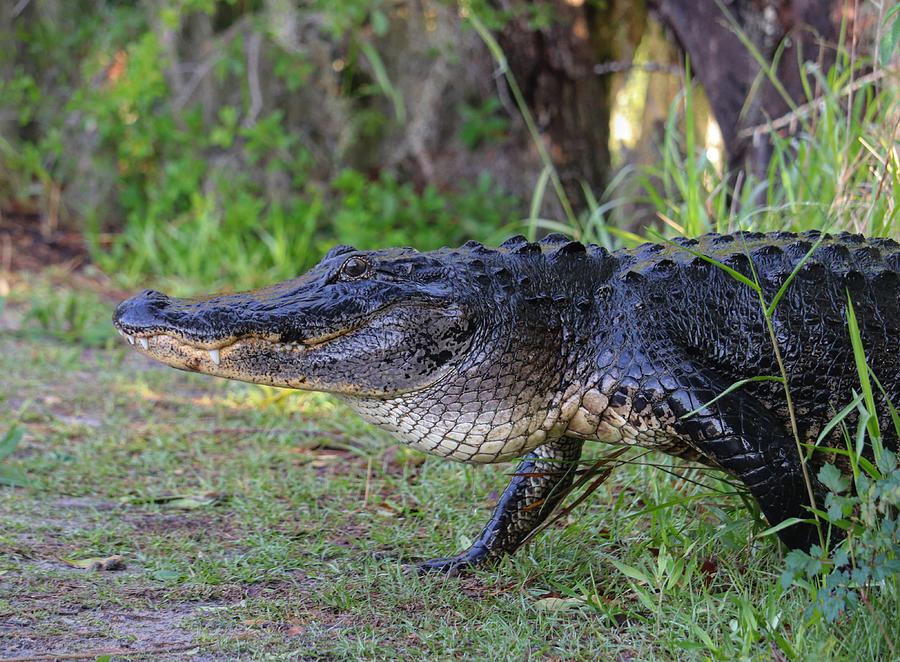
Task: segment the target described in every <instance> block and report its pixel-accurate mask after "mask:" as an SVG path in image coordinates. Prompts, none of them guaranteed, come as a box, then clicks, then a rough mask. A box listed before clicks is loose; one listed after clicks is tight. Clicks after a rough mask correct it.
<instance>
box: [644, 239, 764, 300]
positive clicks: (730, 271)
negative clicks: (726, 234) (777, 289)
mask: <svg viewBox="0 0 900 662" xmlns="http://www.w3.org/2000/svg"><path fill="white" fill-rule="evenodd" d="M647 234H649V235H650V236H652V237H653V238H654V239H657V240H658V241H664V242H666V243H667V244H671V245H672V246H674V247H675V248H678V249H680V250H683V251H687V252H688V253H690V254H691V255H694V256H696V257H699V258H700V259H701V260H706V261H707V262H709V263H710V264H714V265H716V266H717V267H719V269H724V270H725V271H726V272H727V273H728V275H730V276H731V277H732V278H734V279H735V280H736V281H739V282H741V283H743V284H744V285H746V286H747V287H749V288H750V289H752V290H753V291H754V292H756V293H761V292H762V290H761V289H760V287H759V285H758V284H756V283H754V282H753V281H752V280H750V279H749V278H747V277H746V276H745V275H744V274H742V273H740V272H739V271H735V270H734V269H732V268H731V267H729V266H728V265H726V264H722V263H721V262H719V261H718V260H714V259H713V258H711V257H710V256H709V255H704V254H703V253H700V252H698V251H695V250H691V249H690V248H688V247H687V246H682V245H680V244H676V243H675V242H674V241H672V240H671V239H666V238H665V237H663V236H662V235H661V234H660V233H659V232H657V231H656V230H653V229H650V228H648V229H647Z"/></svg>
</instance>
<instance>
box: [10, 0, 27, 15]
mask: <svg viewBox="0 0 900 662" xmlns="http://www.w3.org/2000/svg"><path fill="white" fill-rule="evenodd" d="M30 4H31V0H19V2H18V3H16V6H15V7H13V10H12V17H13V18H19V14H21V13H22V12H23V11H25V8H26V7H27V6H28V5H30Z"/></svg>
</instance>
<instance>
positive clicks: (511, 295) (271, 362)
mask: <svg viewBox="0 0 900 662" xmlns="http://www.w3.org/2000/svg"><path fill="white" fill-rule="evenodd" d="M820 239H821V243H820V245H819V246H818V247H817V248H816V249H815V251H814V252H813V253H812V255H811V256H810V258H809V259H808V260H807V261H806V262H805V263H803V265H802V266H801V267H800V268H799V270H798V272H797V274H796V276H795V278H794V279H793V280H792V282H791V284H790V285H789V286H788V288H787V290H786V292H785V294H784V297H783V298H782V299H781V301H780V303H779V304H778V306H777V307H776V309H775V312H774V315H773V316H772V325H773V328H774V332H775V337H776V339H777V341H778V343H779V347H780V350H781V355H782V358H783V361H784V366H785V369H786V372H787V375H788V386H789V388H790V391H791V395H792V398H793V403H794V407H795V411H796V414H797V424H798V429H799V433H800V436H801V440H803V441H804V442H806V441H815V440H816V438H817V436H818V435H819V432H820V431H821V430H822V428H823V427H824V425H825V424H826V423H827V422H828V420H829V419H830V418H831V417H832V416H833V415H834V413H835V412H837V411H840V410H841V409H842V408H843V407H844V406H845V405H846V404H847V403H848V402H849V401H850V400H851V399H852V397H853V396H852V390H853V388H854V387H855V386H856V385H857V384H858V380H857V372H856V366H855V364H854V360H853V352H852V347H851V344H850V338H849V334H848V331H847V325H846V302H847V296H848V294H849V296H850V299H851V300H852V301H853V306H854V310H855V313H856V316H857V319H858V322H859V326H860V330H861V334H862V338H863V343H864V345H865V348H866V352H867V358H868V362H869V365H870V367H871V368H872V370H873V371H874V373H875V375H876V376H877V377H878V379H879V380H880V381H881V384H882V385H883V386H884V388H885V390H886V392H887V396H888V397H889V398H890V399H891V400H892V401H893V402H895V403H900V398H898V396H900V352H898V345H900V246H898V244H896V243H895V242H893V241H891V240H887V239H865V238H863V237H861V236H859V235H848V234H839V235H835V236H831V235H824V236H821V235H819V233H816V232H809V233H804V234H802V235H795V234H790V233H771V234H760V233H744V234H737V235H706V236H704V237H701V238H699V239H681V240H678V242H677V245H675V244H660V245H657V244H645V245H643V246H640V247H638V248H636V249H633V250H620V251H616V252H615V253H608V252H607V251H605V250H603V249H601V248H597V247H596V246H587V247H585V246H582V245H581V244H579V243H577V242H571V241H569V240H568V239H566V238H565V237H563V236H561V235H551V236H549V237H546V238H545V239H543V240H541V241H540V242H538V243H529V242H527V241H526V240H525V239H524V238H522V237H514V238H512V239H510V240H508V241H506V242H504V244H503V245H502V246H500V247H499V248H498V249H492V248H487V247H485V246H482V245H481V244H477V243H475V242H469V243H468V244H466V245H464V246H462V247H460V248H458V249H446V248H444V249H440V250H437V251H432V252H429V253H419V252H417V251H415V250H413V249H409V248H395V249H385V250H378V251H357V250H356V249H353V248H351V247H349V246H338V247H336V248H334V249H332V250H331V251H329V252H328V254H327V255H326V256H325V257H324V258H323V259H322V262H321V263H320V264H319V265H318V266H316V267H315V268H314V269H312V270H311V271H310V272H309V273H307V274H305V275H304V276H301V277H299V278H296V279H293V280H289V281H285V282H283V283H279V284H277V285H272V286H270V287H268V288H264V289H262V290H256V291H253V292H245V293H240V294H233V295H225V296H218V297H205V298H198V299H173V298H169V297H167V296H165V295H163V294H160V293H158V292H152V291H145V292H142V293H140V294H138V295H137V296H136V297H134V298H132V299H129V300H128V301H125V302H123V303H122V304H121V305H120V306H119V308H118V309H117V310H116V314H115V318H114V321H115V324H116V327H117V328H118V329H119V331H120V332H121V333H123V335H125V336H126V337H127V338H128V339H129V341H131V342H132V344H135V346H136V347H138V348H139V349H140V350H141V351H143V352H144V353H145V354H148V355H149V356H152V357H153V358H156V359H158V360H160V361H163V362H165V363H167V364H169V365H172V366H174V367H177V368H181V369H185V370H195V371H198V372H203V373H207V374H211V375H218V376H222V377H229V378H232V379H241V380H245V381H251V382H257V383H263V384H271V385H275V386H285V387H291V388H298V389H308V390H319V391H326V392H330V393H334V394H335V395H337V396H338V397H339V398H341V399H343V400H344V401H346V402H347V403H348V404H349V405H350V406H351V407H352V408H353V409H355V410H356V411H357V412H359V413H360V414H361V415H362V416H363V417H364V418H366V419H367V420H369V421H371V422H373V423H375V424H376V425H379V426H381V427H383V428H385V429H387V430H390V431H391V432H393V433H394V434H395V435H396V436H397V437H398V438H399V439H400V440H402V441H403V442H404V443H407V444H410V445H411V446H414V447H416V448H418V449H420V450H423V451H425V452H428V453H432V454H435V455H440V456H443V457H449V458H451V459H455V460H459V461H463V462H480V463H486V462H499V461H505V460H510V459H513V458H524V459H523V461H522V463H521V464H520V465H519V467H518V469H517V471H516V474H517V475H516V476H514V478H513V479H512V481H511V482H510V484H509V486H508V487H507V488H506V490H505V491H504V493H503V495H502V496H501V498H500V502H499V504H498V505H497V508H496V509H495V511H494V514H493V516H492V517H491V519H490V521H489V522H488V524H487V526H486V527H485V528H484V530H483V532H482V534H481V535H480V536H479V538H478V540H477V541H476V542H475V544H474V545H473V546H472V547H471V548H470V549H469V550H467V551H465V552H464V553H463V554H461V555H459V556H456V557H452V558H446V559H435V560H432V561H428V562H426V563H424V564H422V565H421V566H420V567H421V568H422V569H425V570H441V571H453V570H457V569H460V568H464V567H469V566H474V565H479V564H482V563H485V562H491V561H495V560H496V559H498V558H500V557H501V556H502V555H503V554H507V553H511V552H513V551H515V549H516V548H517V547H518V546H519V545H520V544H521V542H522V540H524V539H525V537H526V536H527V535H528V534H529V533H530V532H531V531H532V530H533V529H534V528H535V527H536V526H538V524H540V523H541V522H542V521H543V520H544V519H546V517H547V515H548V514H549V513H550V511H552V509H553V507H554V506H555V505H556V504H557V503H558V501H559V499H560V497H561V495H562V494H563V493H564V492H565V491H566V489H567V488H568V487H569V486H570V485H571V482H572V478H573V475H574V469H575V467H576V466H577V462H578V459H579V456H580V454H581V448H582V444H583V442H584V441H585V440H587V441H600V442H607V443H620V444H622V443H624V444H632V445H636V446H641V447H644V448H651V449H656V450H660V451H663V452H665V453H669V454H671V455H676V456H679V457H682V458H686V459H691V460H696V461H700V462H704V463H706V464H708V465H710V466H713V467H717V468H720V469H722V470H724V471H726V472H727V473H729V474H731V475H733V476H735V477H737V478H739V479H740V480H742V481H743V482H744V483H745V484H746V485H747V487H748V488H749V490H750V492H751V493H752V494H753V496H754V497H755V498H756V499H757V500H758V502H759V504H760V507H761V509H762V511H763V513H764V514H765V516H766V518H767V519H768V520H769V522H770V524H772V525H775V524H778V523H779V522H782V521H784V520H785V519H787V518H790V517H798V518H804V517H807V515H808V511H807V507H808V506H809V496H808V490H807V489H806V485H805V483H804V480H803V476H802V467H801V462H800V458H799V455H798V452H797V446H796V443H795V441H794V439H793V436H792V433H791V429H790V424H789V418H788V412H787V408H786V406H785V399H784V391H783V386H782V385H781V384H780V383H778V382H775V381H756V382H751V383H748V384H746V385H744V386H742V387H741V388H739V389H736V390H733V391H731V392H729V393H728V394H726V395H725V396H724V397H720V398H718V399H716V400H715V402H711V401H712V400H713V399H714V398H716V396H719V395H720V394H722V393H723V392H724V391H725V390H726V389H728V387H729V386H731V385H732V384H734V383H735V382H737V381H739V380H744V379H747V378H749V377H755V376H763V375H779V374H780V371H779V367H778V364H777V361H776V357H775V353H774V351H773V348H772V344H771V342H770V338H769V333H768V331H767V328H766V323H765V318H764V315H763V312H762V307H761V304H760V301H759V297H758V295H757V294H756V293H755V292H754V291H753V290H752V289H751V288H749V287H748V286H747V285H745V284H743V283H741V282H739V281H738V280H737V279H735V278H734V277H732V276H731V275H730V274H728V273H727V272H726V271H725V270H724V269H721V268H720V267H718V266H715V265H713V264H711V263H710V262H709V261H708V260H707V259H703V258H702V257H699V256H700V255H702V256H706V257H707V258H710V259H713V260H715V261H717V262H720V263H722V264H724V265H727V266H728V267H730V268H732V269H734V270H735V271H737V272H739V273H741V274H743V275H744V276H746V277H748V278H750V279H751V280H753V279H754V277H755V278H756V279H758V282H759V283H760V285H761V287H762V290H763V296H764V299H765V301H766V302H770V301H772V300H773V298H774V296H775V294H776V292H778V290H779V289H780V288H781V286H782V284H783V283H784V282H785V281H786V280H787V279H788V277H789V275H790V274H791V273H792V271H793V270H794V268H795V267H796V266H797V265H798V264H799V263H800V262H801V260H802V259H803V258H804V256H805V255H806V254H807V252H808V251H809V250H810V249H811V248H813V245H814V244H815V242H817V241H819V240H820ZM751 263H752V268H751ZM754 274H755V276H754ZM876 405H877V407H878V408H879V411H880V413H881V414H882V420H883V421H887V420H889V416H888V415H887V414H888V412H887V406H886V404H885V399H884V398H883V397H881V396H878V398H877V403H876ZM694 410H696V411H695V413H694V414H692V415H691V416H689V417H684V415H685V414H687V413H688V412H691V411H694ZM883 432H884V436H885V440H886V443H887V445H888V447H890V448H896V447H897V439H896V438H895V437H893V436H891V435H892V434H893V432H892V431H891V430H890V429H888V428H887V427H886V428H885V429H884V430H883ZM842 444H843V442H842V441H841V440H840V439H839V438H837V437H834V436H833V437H832V438H831V439H827V440H825V443H824V445H825V446H829V445H830V446H836V447H841V446H842ZM828 459H832V458H831V457H830V456H828V455H827V454H826V453H824V452H816V453H814V454H813V456H812V459H811V464H812V466H811V467H810V475H811V476H815V474H816V467H817V466H819V465H820V464H821V463H822V462H823V461H825V460H828ZM813 488H814V492H815V495H816V498H817V501H820V500H821V497H822V495H823V488H822V486H821V485H819V484H818V483H814V485H813ZM779 535H780V537H781V539H782V540H783V541H784V542H785V543H787V544H788V545H790V546H792V547H801V548H808V547H809V545H810V544H811V543H812V542H815V541H816V540H817V539H818V538H817V534H816V532H815V530H814V528H813V527H812V526H811V525H804V524H798V525H794V526H791V527H788V528H786V529H783V530H782V531H780V532H779Z"/></svg>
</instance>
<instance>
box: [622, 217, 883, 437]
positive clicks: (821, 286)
mask: <svg viewBox="0 0 900 662" xmlns="http://www.w3.org/2000/svg"><path fill="white" fill-rule="evenodd" d="M820 239H821V243H820V244H819V245H818V246H817V247H816V249H815V251H814V252H813V253H812V255H811V256H810V257H809V258H808V259H807V260H806V261H805V262H804V263H803V264H802V266H801V267H800V269H799V271H798V272H797V275H796V276H795V278H794V279H793V281H792V282H791V284H790V285H789V287H788V289H787V290H786V292H785V294H784V296H783V298H782V299H781V300H780V302H779V303H778V305H777V306H776V308H775V311H774V314H773V316H772V326H773V329H774V332H775V337H776V338H777V340H778V343H779V347H780V350H781V354H782V359H783V361H784V363H785V368H786V370H787V374H788V377H789V385H790V389H791V395H792V398H793V400H794V403H795V405H796V411H797V414H798V418H799V422H800V425H801V432H802V433H803V434H804V435H805V436H813V435H816V434H817V432H818V430H819V429H820V427H821V425H822V424H823V423H824V422H826V421H827V420H829V419H830V418H831V417H832V416H833V414H834V413H836V412H837V411H839V410H840V409H841V408H842V407H843V406H844V405H846V404H847V403H848V402H849V401H850V400H851V399H852V390H853V389H856V390H857V391H858V389H859V378H858V375H857V371H856V366H855V363H854V359H853V352H852V346H851V343H850V337H849V333H848V330H847V321H846V308H847V296H848V293H849V296H850V299H851V300H852V302H853V307H854V312H855V315H856V317H857V320H858V323H859V327H860V332H861V335H862V339H863V344H864V347H865V349H866V356H867V361H868V364H869V366H870V367H871V369H872V370H873V371H874V373H875V375H876V376H877V377H878V379H879V380H880V381H881V383H882V384H884V386H885V388H886V389H887V390H888V396H889V398H890V399H891V401H892V402H893V403H894V404H895V405H896V404H900V245H898V244H897V243H896V242H894V241H893V240H890V239H884V238H874V239H867V238H864V237H863V236H861V235H853V234H848V233H839V234H835V235H829V234H825V235H821V234H820V233H818V232H805V233H802V234H794V233H788V232H777V233H767V234H763V233H749V232H748V233H738V234H734V235H715V234H710V235H705V236H702V237H699V238H697V239H678V240H676V241H675V244H676V245H658V244H657V245H654V244H647V245H644V246H641V247H639V248H637V249H635V250H633V251H620V252H617V253H616V254H614V255H615V256H616V257H618V258H619V269H620V273H619V279H620V280H623V281H624V280H628V279H629V278H630V279H631V280H632V281H633V282H636V283H638V282H639V284H640V287H639V288H632V291H631V295H632V297H634V296H640V297H641V300H642V302H643V310H645V311H648V310H649V311H650V312H651V315H647V316H645V323H646V324H647V325H651V324H655V325H657V326H658V327H660V329H661V330H663V331H664V333H665V334H666V336H667V337H669V338H670V339H671V340H672V341H673V342H675V343H676V344H677V345H678V346H679V347H680V348H681V350H682V351H683V352H684V356H685V357H687V358H689V359H690V360H692V361H694V362H696V363H697V364H699V365H702V366H704V367H705V368H707V369H709V370H711V371H713V372H715V373H716V374H718V375H720V376H722V378H723V379H724V380H725V382H726V385H727V384H731V383H734V382H736V381H738V380H741V379H746V378H747V377H752V376H757V375H778V374H780V373H779V368H778V365H777V362H776V359H775V354H774V351H773V348H772V344H771V340H770V338H769V334H768V330H767V328H766V324H765V318H764V315H763V312H762V304H761V303H760V300H759V297H758V295H757V294H756V293H755V292H754V291H753V290H752V289H751V288H750V287H748V286H747V285H745V284H742V283H740V282H739V281H738V280H737V279H735V278H734V277H733V276H732V275H730V274H729V273H727V272H726V271H725V270H724V269H722V268H720V267H718V266H716V265H714V264H711V263H710V262H708V261H706V260H704V259H702V258H700V257H697V256H696V255H694V253H698V254H702V255H704V256H707V257H710V258H712V259H714V260H716V261H717V262H720V263H722V264H724V265H726V266H728V267H730V268H732V269H734V270H735V271H737V272H739V273H741V274H743V275H744V276H746V277H747V278H749V279H751V280H754V272H755V278H756V279H757V280H758V282H759V284H760V286H761V288H762V291H763V298H764V300H765V302H766V303H767V304H769V303H770V302H771V301H772V300H773V299H774V297H775V295H776V293H777V292H778V290H779V289H780V288H781V286H782V284H783V283H784V282H785V281H786V280H787V278H788V277H789V276H790V274H791V273H792V272H793V270H794V268H795V267H796V266H797V265H798V264H800V263H801V261H803V258H804V257H805V256H806V254H807V253H808V252H809V251H810V249H812V248H813V246H814V245H815V243H816V242H817V241H819V240H820ZM751 264H752V267H751ZM637 290H642V291H640V292H638V291H637ZM648 302H651V303H650V304H649V305H648ZM745 388H746V390H747V391H748V392H749V393H751V394H753V395H754V396H756V397H757V398H758V399H760V400H761V401H762V402H763V403H764V404H765V405H766V406H767V407H769V408H770V409H772V410H773V411H775V412H776V413H777V414H778V415H779V416H780V417H781V418H782V419H783V420H786V415H787V412H786V408H785V406H784V401H785V399H784V393H783V390H782V388H781V386H780V384H777V383H776V382H758V383H754V384H750V385H748V386H746V387H745ZM879 405H880V409H881V411H880V413H881V418H882V423H883V425H886V427H885V431H886V433H887V434H888V436H889V437H890V436H893V435H891V434H890V433H889V432H888V429H889V420H890V419H889V415H888V411H887V409H886V407H885V406H884V403H883V399H879Z"/></svg>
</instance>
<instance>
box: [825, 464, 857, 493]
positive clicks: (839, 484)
mask: <svg viewBox="0 0 900 662" xmlns="http://www.w3.org/2000/svg"><path fill="white" fill-rule="evenodd" d="M819 481H820V482H821V483H822V484H823V485H824V486H825V487H827V488H828V489H829V490H831V491H832V492H835V493H836V494H841V493H842V492H846V491H847V489H848V488H849V487H850V481H849V480H847V478H845V477H844V476H842V475H841V472H840V470H839V469H838V468H837V467H836V466H834V465H833V464H825V465H822V468H821V469H819Z"/></svg>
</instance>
